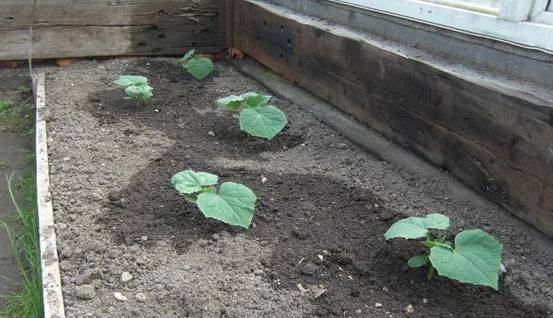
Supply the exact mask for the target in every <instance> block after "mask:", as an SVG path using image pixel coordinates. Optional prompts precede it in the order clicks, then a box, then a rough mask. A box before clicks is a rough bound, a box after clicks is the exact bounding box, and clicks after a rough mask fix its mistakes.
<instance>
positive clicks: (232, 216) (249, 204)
mask: <svg viewBox="0 0 553 318" xmlns="http://www.w3.org/2000/svg"><path fill="white" fill-rule="evenodd" d="M256 200H257V197H256V196H255V194H254V193H253V191H252V190H250V189H249V188H248V187H246V186H244V185H242V184H239V183H234V182H225V183H223V184H222V185H221V188H220V189H219V192H218V193H212V192H204V193H201V194H200V195H199V196H198V199H197V200H196V204H197V205H198V207H199V208H200V211H202V213H203V214H204V215H205V216H206V217H209V218H213V219H216V220H219V221H222V222H225V223H227V224H231V225H236V226H240V227H243V228H246V229H247V228H249V226H250V224H251V222H252V219H253V211H254V208H255V201H256Z"/></svg>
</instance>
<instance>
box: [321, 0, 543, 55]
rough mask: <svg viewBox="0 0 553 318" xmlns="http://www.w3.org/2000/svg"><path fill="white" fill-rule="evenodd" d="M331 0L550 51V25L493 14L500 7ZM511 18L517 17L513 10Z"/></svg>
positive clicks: (412, 0)
mask: <svg viewBox="0 0 553 318" xmlns="http://www.w3.org/2000/svg"><path fill="white" fill-rule="evenodd" d="M331 1H333V2H338V3H342V4H346V5H353V6H356V7H359V8H363V9H367V10H371V11H377V12H383V13H387V14H390V15H394V16H398V17H403V18H407V19H410V20H415V21H419V22H423V23H428V24H432V25H436V26H439V27H443V28H447V29H452V30H455V31H459V32H463V33H468V34H471V35H476V36H482V37H486V38H490V39H494V40H498V41H502V42H507V43H510V44H514V45H518V46H522V47H527V48H534V49H538V50H541V51H544V52H548V53H553V40H552V39H553V25H548V24H540V23H534V22H515V21H508V20H502V19H500V18H499V17H498V16H497V15H496V14H499V12H500V11H499V10H497V12H496V14H492V13H490V12H485V11H486V10H477V9H478V7H473V9H471V10H468V8H466V7H465V8H460V7H452V6H449V5H444V4H437V3H432V2H427V1H419V0H331ZM513 1H520V0H513ZM546 2H547V1H546ZM534 7H535V6H534ZM543 7H545V6H543ZM494 12H495V9H494ZM529 12H530V8H528V13H529ZM505 14H506V16H509V15H508V14H507V13H505ZM512 17H513V18H515V17H518V16H517V15H516V14H514V13H512Z"/></svg>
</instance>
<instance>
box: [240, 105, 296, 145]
mask: <svg viewBox="0 0 553 318" xmlns="http://www.w3.org/2000/svg"><path fill="white" fill-rule="evenodd" d="M287 123H288V120H287V119H286V115H284V113H283V112H281V111H280V109H278V108H276V107H274V106H271V105H267V106H261V107H254V108H246V109H244V110H243V111H242V112H241V113H240V129H241V130H243V131H245V132H247V133H248V134H250V135H252V136H256V137H262V138H266V139H269V140H270V139H273V137H274V136H276V135H277V134H278V133H279V132H280V131H281V130H282V129H283V128H284V127H285V126H286V124H287Z"/></svg>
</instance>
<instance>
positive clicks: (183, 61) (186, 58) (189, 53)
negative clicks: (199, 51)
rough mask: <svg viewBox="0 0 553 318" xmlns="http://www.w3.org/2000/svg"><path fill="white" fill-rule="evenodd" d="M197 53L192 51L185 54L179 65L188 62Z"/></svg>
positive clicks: (178, 62)
mask: <svg viewBox="0 0 553 318" xmlns="http://www.w3.org/2000/svg"><path fill="white" fill-rule="evenodd" d="M195 53H196V50H190V51H188V52H186V54H184V56H183V57H182V58H181V59H179V60H178V61H177V64H182V63H186V62H187V61H188V60H190V59H191V58H192V56H194V54H195Z"/></svg>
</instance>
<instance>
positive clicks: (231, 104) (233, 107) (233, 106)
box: [217, 95, 244, 111]
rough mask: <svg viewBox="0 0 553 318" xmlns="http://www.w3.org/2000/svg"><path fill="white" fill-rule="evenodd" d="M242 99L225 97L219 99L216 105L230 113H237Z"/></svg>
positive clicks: (231, 96) (233, 96) (240, 97)
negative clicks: (223, 107)
mask: <svg viewBox="0 0 553 318" xmlns="http://www.w3.org/2000/svg"><path fill="white" fill-rule="evenodd" d="M242 101H244V98H242V96H236V95H230V96H227V97H223V98H219V99H218V100H217V103H218V104H219V105H221V106H225V107H226V108H228V109H229V110H230V111H237V110H238V108H240V106H242Z"/></svg>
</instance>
